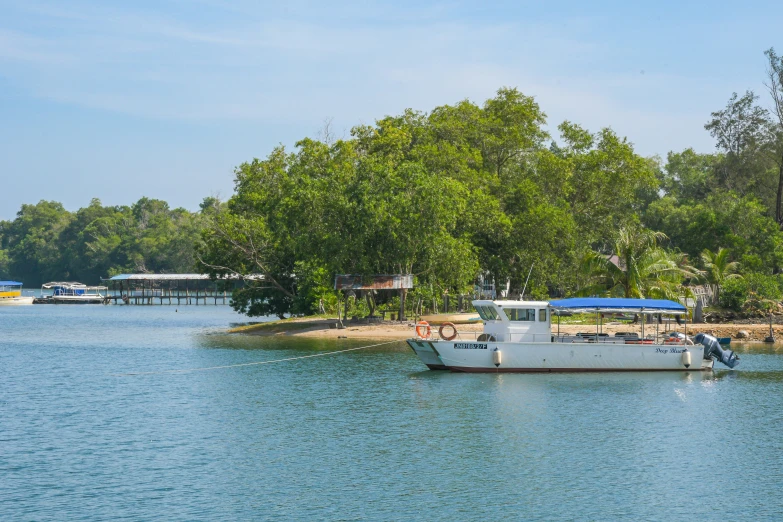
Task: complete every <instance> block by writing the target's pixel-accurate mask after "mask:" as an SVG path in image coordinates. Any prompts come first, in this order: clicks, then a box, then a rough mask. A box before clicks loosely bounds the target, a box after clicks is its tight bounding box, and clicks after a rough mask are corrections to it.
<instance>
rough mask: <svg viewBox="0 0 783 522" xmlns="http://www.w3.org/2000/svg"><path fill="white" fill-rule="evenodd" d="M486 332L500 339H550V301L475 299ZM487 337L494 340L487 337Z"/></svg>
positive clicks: (515, 340)
mask: <svg viewBox="0 0 783 522" xmlns="http://www.w3.org/2000/svg"><path fill="white" fill-rule="evenodd" d="M473 307H474V308H475V309H476V312H478V314H479V316H480V317H481V320H482V321H483V322H484V333H485V334H486V335H487V336H488V337H489V336H491V337H494V339H495V340H496V341H499V342H528V343H533V342H550V341H551V339H552V333H551V329H550V321H551V310H550V308H549V303H548V302H546V301H488V300H487V301H485V300H479V301H473ZM486 340H491V339H489V338H487V339H486Z"/></svg>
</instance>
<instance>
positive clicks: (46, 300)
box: [36, 296, 106, 304]
mask: <svg viewBox="0 0 783 522" xmlns="http://www.w3.org/2000/svg"><path fill="white" fill-rule="evenodd" d="M105 301H106V298H104V297H102V296H100V297H96V296H89V297H86V296H54V297H52V296H48V297H42V298H40V299H38V300H36V304H104V302H105Z"/></svg>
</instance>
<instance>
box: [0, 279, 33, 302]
mask: <svg viewBox="0 0 783 522" xmlns="http://www.w3.org/2000/svg"><path fill="white" fill-rule="evenodd" d="M31 304H33V298H32V297H25V296H23V295H22V283H19V282H18V281H0V306H19V305H31Z"/></svg>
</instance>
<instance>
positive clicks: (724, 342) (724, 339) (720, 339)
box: [718, 337, 731, 344]
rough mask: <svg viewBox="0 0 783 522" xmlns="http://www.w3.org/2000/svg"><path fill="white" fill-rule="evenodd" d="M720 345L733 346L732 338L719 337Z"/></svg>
mask: <svg viewBox="0 0 783 522" xmlns="http://www.w3.org/2000/svg"><path fill="white" fill-rule="evenodd" d="M718 342H719V343H720V344H731V337H718Z"/></svg>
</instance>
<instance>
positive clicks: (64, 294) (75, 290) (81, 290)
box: [38, 282, 108, 304]
mask: <svg viewBox="0 0 783 522" xmlns="http://www.w3.org/2000/svg"><path fill="white" fill-rule="evenodd" d="M47 290H51V292H52V295H46V296H44V292H45V291H47ZM107 290H108V288H107V287H105V286H87V285H84V284H82V283H58V282H52V283H46V284H44V285H43V286H41V299H40V300H38V302H39V303H50V304H102V303H104V302H105V301H106V295H105V293H101V292H106V291H107Z"/></svg>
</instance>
